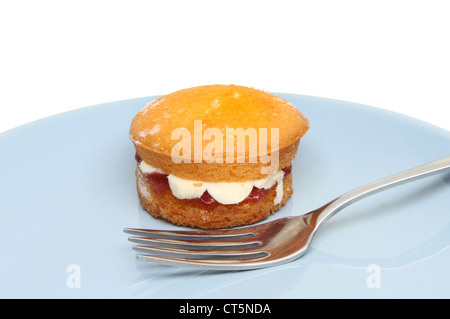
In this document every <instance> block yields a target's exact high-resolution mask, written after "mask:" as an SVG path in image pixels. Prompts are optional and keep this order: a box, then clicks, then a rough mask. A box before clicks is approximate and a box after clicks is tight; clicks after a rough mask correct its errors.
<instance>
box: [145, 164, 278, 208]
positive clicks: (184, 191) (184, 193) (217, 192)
mask: <svg viewBox="0 0 450 319" xmlns="http://www.w3.org/2000/svg"><path fill="white" fill-rule="evenodd" d="M139 168H140V170H141V172H142V173H143V174H152V173H160V174H166V173H164V172H163V171H161V170H160V169H158V168H155V167H153V166H151V165H149V164H148V163H146V162H144V161H141V162H140V164H139ZM167 175H168V176H167V179H168V181H169V186H170V189H171V191H172V194H173V195H174V196H175V197H177V198H179V199H193V198H199V197H201V196H202V195H203V193H204V192H205V191H208V193H209V194H210V195H211V197H212V198H214V199H215V200H216V201H218V202H219V203H221V204H224V205H231V204H238V203H240V202H242V201H243V200H244V199H246V198H247V196H248V195H249V194H250V193H251V191H252V189H253V187H257V188H264V189H269V188H272V187H273V186H274V185H275V184H277V187H276V188H275V191H276V196H275V199H274V204H275V205H277V204H279V203H281V200H282V199H283V178H284V172H283V171H282V170H280V171H278V172H276V173H275V174H271V175H268V176H267V177H266V178H262V179H257V180H253V181H248V182H216V183H213V182H201V181H194V180H190V179H184V178H180V177H178V176H175V175H173V174H167Z"/></svg>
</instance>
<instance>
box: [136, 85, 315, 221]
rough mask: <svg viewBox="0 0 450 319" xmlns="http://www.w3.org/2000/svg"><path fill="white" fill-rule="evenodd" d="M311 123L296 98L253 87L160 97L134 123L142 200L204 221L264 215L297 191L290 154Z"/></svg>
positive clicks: (161, 212) (168, 214)
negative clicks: (297, 104)
mask: <svg viewBox="0 0 450 319" xmlns="http://www.w3.org/2000/svg"><path fill="white" fill-rule="evenodd" d="M308 129H309V121H308V119H307V118H306V117H305V116H304V115H303V114H302V113H300V111H299V110H298V109H297V108H295V106H294V105H292V104H291V103H290V102H288V101H286V100H285V99H282V98H280V97H278V96H275V95H272V94H270V93H268V92H265V91H261V90H257V89H254V88H248V87H244V86H237V85H205V86H198V87H193V88H188V89H183V90H180V91H176V92H173V93H171V94H168V95H165V96H162V97H159V98H157V99H155V100H153V101H151V102H150V103H148V104H147V105H145V106H144V107H143V108H142V109H141V110H140V111H139V112H138V113H137V114H136V116H135V117H134V119H133V121H132V123H131V127H130V138H131V141H132V142H133V144H134V146H135V148H136V155H135V157H136V161H137V166H136V186H137V192H138V196H139V199H140V201H141V204H142V207H143V208H144V209H145V210H147V211H148V212H149V213H150V214H151V215H153V216H154V217H158V218H163V219H166V220H167V221H169V222H171V223H173V224H176V225H180V226H188V227H194V228H202V229H218V228H228V227H235V226H242V225H248V224H252V223H255V222H258V221H260V220H262V219H265V218H267V217H268V216H270V214H272V213H273V212H275V211H277V210H278V209H280V208H281V207H282V206H283V205H284V204H285V203H286V202H287V200H288V199H289V197H290V196H291V195H292V193H293V189H292V174H291V162H292V160H293V159H294V158H295V156H296V153H297V149H298V145H299V142H300V139H301V138H302V136H303V135H304V134H305V133H306V132H307V130H308Z"/></svg>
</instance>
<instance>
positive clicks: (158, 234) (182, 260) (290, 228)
mask: <svg viewBox="0 0 450 319" xmlns="http://www.w3.org/2000/svg"><path fill="white" fill-rule="evenodd" d="M449 168H450V156H449V157H445V158H442V159H440V160H437V161H434V162H431V163H428V164H425V165H421V166H418V167H416V168H413V169H409V170H407V171H404V172H401V173H398V174H395V175H392V176H389V177H386V178H383V179H380V180H378V181H375V182H372V183H369V184H367V185H365V186H361V187H359V188H356V189H354V190H352V191H349V192H347V193H345V194H343V195H341V196H339V197H337V198H336V199H334V200H332V201H330V202H329V203H327V204H325V205H324V206H322V207H320V208H318V209H316V210H314V211H311V212H309V213H306V214H304V215H300V216H290V217H284V218H280V219H277V220H274V221H271V222H266V223H263V224H259V225H254V226H249V227H242V228H234V229H223V230H195V231H190V230H185V231H182V230H175V231H168V230H152V229H139V228H125V229H124V232H125V233H127V234H131V235H136V236H130V237H129V238H128V240H129V241H131V242H133V243H137V244H138V245H134V246H133V249H134V250H136V251H138V252H140V254H138V255H137V258H138V259H139V260H144V261H149V262H154V263H159V264H164V265H169V266H181V267H194V268H202V269H215V270H248V269H257V268H263V267H271V266H276V265H280V264H284V263H287V262H290V261H293V260H295V259H297V258H299V257H300V256H302V255H303V254H304V253H305V252H306V251H307V249H308V247H309V246H310V244H311V241H312V239H313V237H314V235H315V234H316V232H317V229H319V227H320V225H322V224H323V223H324V222H325V221H326V220H328V219H329V218H330V217H332V216H333V215H335V214H336V213H337V212H339V211H340V210H342V209H343V208H345V207H347V206H348V205H350V204H352V203H354V202H356V201H358V200H360V199H363V198H365V197H367V196H369V195H373V194H375V193H378V192H380V191H382V190H386V189H389V188H391V187H394V186H398V185H401V184H404V183H406V182H410V181H414V180H417V179H420V178H423V177H426V176H430V175H434V174H437V173H441V172H444V171H445V170H447V169H449Z"/></svg>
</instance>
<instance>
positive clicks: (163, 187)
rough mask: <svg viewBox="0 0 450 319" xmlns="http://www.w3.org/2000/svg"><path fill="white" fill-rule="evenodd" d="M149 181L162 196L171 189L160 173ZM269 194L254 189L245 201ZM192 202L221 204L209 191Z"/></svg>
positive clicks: (165, 176)
mask: <svg viewBox="0 0 450 319" xmlns="http://www.w3.org/2000/svg"><path fill="white" fill-rule="evenodd" d="M135 159H136V162H138V163H140V162H141V161H142V159H141V158H140V157H139V155H137V154H136V155H135ZM283 172H284V176H285V177H286V176H287V175H289V174H291V172H292V165H289V166H288V167H285V168H283ZM145 176H146V177H147V179H148V180H149V181H150V183H152V186H153V188H154V190H155V191H156V192H157V193H159V194H161V193H163V192H165V191H167V190H169V189H170V186H169V180H168V179H167V176H168V175H167V174H160V173H152V174H146V175H145ZM268 192H269V189H264V188H257V187H253V189H252V191H251V193H250V194H249V195H248V196H247V198H246V199H245V200H249V201H253V202H257V201H260V200H261V199H263V198H264V196H266V194H267V193H268ZM192 200H195V201H197V203H198V204H199V205H201V206H205V207H211V206H212V205H214V206H215V205H218V204H219V203H218V202H217V201H216V200H215V199H214V198H213V197H212V196H211V195H210V194H209V193H208V191H206V192H204V193H203V195H202V196H201V197H199V198H194V199H192Z"/></svg>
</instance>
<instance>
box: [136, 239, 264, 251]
mask: <svg viewBox="0 0 450 319" xmlns="http://www.w3.org/2000/svg"><path fill="white" fill-rule="evenodd" d="M128 240H129V241H131V242H133V243H138V244H144V245H146V246H150V247H161V248H164V247H165V248H175V249H177V248H178V249H192V250H230V249H245V248H252V247H258V246H261V242H259V241H246V242H230V241H215V240H189V239H183V240H180V239H164V238H163V239H161V238H148V237H135V236H130V237H128Z"/></svg>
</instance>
